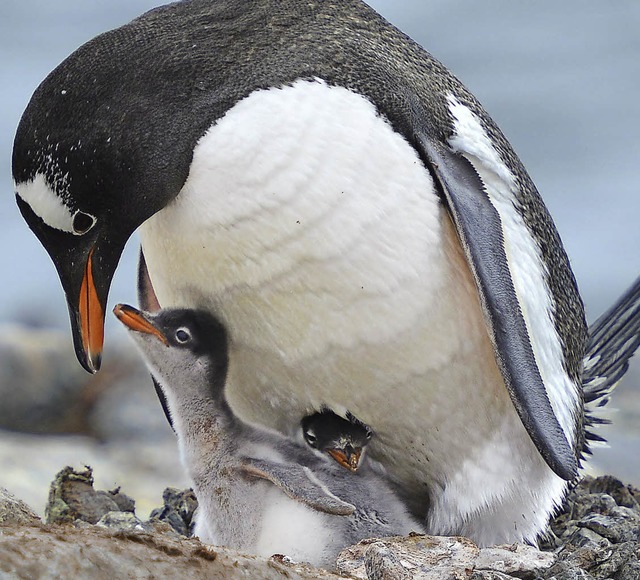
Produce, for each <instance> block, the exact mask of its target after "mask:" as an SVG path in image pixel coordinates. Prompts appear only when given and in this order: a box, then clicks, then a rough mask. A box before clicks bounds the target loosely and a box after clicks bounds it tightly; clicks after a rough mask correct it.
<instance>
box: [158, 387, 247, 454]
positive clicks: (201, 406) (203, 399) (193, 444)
mask: <svg viewBox="0 0 640 580" xmlns="http://www.w3.org/2000/svg"><path fill="white" fill-rule="evenodd" d="M161 384H162V383H161ZM163 389H164V391H165V393H166V396H167V400H168V403H169V409H170V412H171V417H172V420H173V425H174V428H175V430H176V433H177V434H178V438H179V440H180V444H181V446H182V447H183V453H184V452H189V451H193V452H195V453H196V455H198V456H201V454H202V453H203V452H204V453H206V456H207V457H209V458H210V460H211V461H214V462H215V461H217V459H219V458H220V457H221V456H223V455H225V454H226V453H227V452H229V450H230V449H231V448H232V447H233V440H234V435H235V434H236V433H237V432H238V431H239V430H240V429H241V426H242V425H241V423H240V421H239V419H238V418H237V417H236V416H235V415H234V413H233V411H232V410H231V407H230V406H229V404H228V403H227V400H226V397H225V396H224V389H223V387H222V385H220V384H219V381H214V382H212V383H211V384H210V385H207V387H206V388H205V387H204V386H202V387H198V388H195V389H192V390H187V389H184V385H183V384H178V388H177V389H172V388H165V387H164V386H163Z"/></svg>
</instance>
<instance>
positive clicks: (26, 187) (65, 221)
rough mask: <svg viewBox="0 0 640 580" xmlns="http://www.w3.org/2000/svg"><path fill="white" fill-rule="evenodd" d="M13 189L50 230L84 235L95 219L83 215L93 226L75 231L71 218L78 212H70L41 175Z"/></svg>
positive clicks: (15, 185)
mask: <svg viewBox="0 0 640 580" xmlns="http://www.w3.org/2000/svg"><path fill="white" fill-rule="evenodd" d="M14 187H15V191H16V194H17V195H19V196H20V198H21V199H22V200H23V201H24V202H25V203H27V204H29V207H30V208H31V209H32V211H33V213H35V214H36V215H37V216H38V217H39V218H40V219H41V220H42V221H43V222H44V223H45V224H47V225H48V226H50V227H52V228H55V229H57V230H61V231H63V232H69V233H70V234H74V235H77V236H79V235H82V234H84V233H86V232H87V231H88V230H90V229H91V227H93V224H95V221H96V220H95V217H94V216H91V215H90V214H85V215H86V216H88V218H92V219H93V224H91V226H89V227H83V231H76V230H75V229H74V227H73V218H74V216H75V215H76V214H77V213H78V212H77V211H76V212H73V213H72V212H71V210H70V209H69V208H68V207H67V206H66V205H65V204H64V202H63V201H62V199H61V198H60V197H59V196H58V195H56V193H55V192H54V191H53V189H51V187H50V186H49V184H48V183H47V181H46V179H45V178H44V175H42V173H36V176H35V177H34V178H33V179H32V180H31V181H23V182H22V183H14ZM82 213H84V212H82ZM85 221H86V220H85ZM85 226H86V224H85Z"/></svg>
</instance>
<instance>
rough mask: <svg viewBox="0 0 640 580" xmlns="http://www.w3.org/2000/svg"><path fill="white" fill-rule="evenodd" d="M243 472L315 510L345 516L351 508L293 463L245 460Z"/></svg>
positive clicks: (306, 470)
mask: <svg viewBox="0 0 640 580" xmlns="http://www.w3.org/2000/svg"><path fill="white" fill-rule="evenodd" d="M242 469H243V471H244V472H245V473H246V474H247V475H249V476H251V477H257V478H259V479H266V480H267V481H270V482H271V483H273V484H274V485H277V486H278V487H279V488H280V489H282V491H284V493H286V494H287V495H288V496H289V497H290V498H292V499H295V500H296V501H299V502H302V503H304V504H306V505H308V506H309V507H310V508H313V509H314V510H316V511H321V512H325V513H328V514H333V515H338V516H348V515H351V514H352V513H353V512H355V511H356V508H355V506H353V505H351V504H350V503H347V502H345V501H342V500H341V499H340V498H338V497H336V496H335V495H333V494H332V493H331V492H330V491H329V490H328V489H327V487H326V486H325V485H324V484H323V483H322V482H321V481H320V480H319V479H318V478H317V477H315V475H314V474H313V472H312V471H311V470H310V469H309V468H308V467H304V466H302V465H298V464H297V463H286V464H283V463H276V462H274V461H267V460H264V459H247V460H246V462H245V464H244V465H243V467H242Z"/></svg>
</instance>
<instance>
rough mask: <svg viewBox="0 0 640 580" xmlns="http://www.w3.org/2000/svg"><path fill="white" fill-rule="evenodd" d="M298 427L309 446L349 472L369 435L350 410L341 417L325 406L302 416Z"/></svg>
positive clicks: (366, 427) (360, 457)
mask: <svg viewBox="0 0 640 580" xmlns="http://www.w3.org/2000/svg"><path fill="white" fill-rule="evenodd" d="M301 427H302V434H303V437H304V440H305V441H306V442H307V444H308V445H309V446H311V447H313V448H314V449H317V450H318V451H320V452H322V453H327V454H328V455H329V456H330V457H332V458H333V459H334V460H335V461H337V462H338V464H339V465H341V466H342V467H345V468H346V469H348V470H350V471H357V469H358V467H359V465H360V460H361V459H362V456H363V453H364V451H365V448H366V446H367V445H368V444H369V441H370V440H371V438H372V437H373V431H372V430H371V428H370V427H369V426H368V425H365V424H364V423H363V422H362V421H360V420H359V419H357V418H356V417H354V416H353V415H352V414H351V413H347V417H346V419H345V418H343V417H341V416H340V415H337V414H336V413H334V412H333V411H332V410H331V409H328V408H326V407H324V408H322V409H321V410H320V411H319V412H317V413H313V414H312V415H307V416H306V417H304V418H303V419H302V421H301Z"/></svg>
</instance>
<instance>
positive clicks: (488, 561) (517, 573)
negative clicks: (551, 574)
mask: <svg viewBox="0 0 640 580" xmlns="http://www.w3.org/2000/svg"><path fill="white" fill-rule="evenodd" d="M555 560H556V558H555V556H554V555H553V554H551V553H549V552H541V551H540V550H538V549H536V548H534V547H533V546H524V545H522V544H513V545H511V546H494V547H492V548H482V549H481V550H480V553H479V554H478V557H477V558H476V561H475V570H476V571H478V572H482V571H487V572H500V573H503V574H506V575H507V577H516V578H522V580H529V579H531V580H535V579H536V578H539V577H540V576H541V575H542V574H543V573H544V572H545V570H547V569H549V568H550V567H551V566H553V564H554V563H555Z"/></svg>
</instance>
